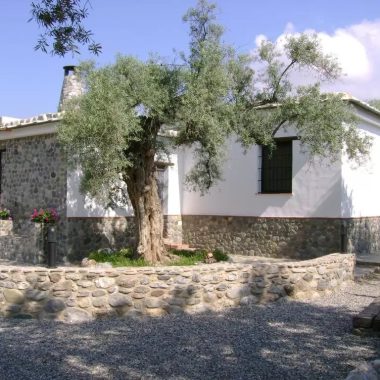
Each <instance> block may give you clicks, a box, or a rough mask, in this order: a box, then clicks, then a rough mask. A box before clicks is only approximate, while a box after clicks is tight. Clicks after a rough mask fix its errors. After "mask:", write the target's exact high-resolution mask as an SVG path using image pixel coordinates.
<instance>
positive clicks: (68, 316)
mask: <svg viewBox="0 0 380 380" xmlns="http://www.w3.org/2000/svg"><path fill="white" fill-rule="evenodd" d="M92 319H93V318H92V315H91V314H89V313H87V312H86V311H84V310H82V309H77V308H75V307H69V308H67V309H66V310H65V311H64V313H63V321H64V322H66V323H83V322H89V321H91V320H92Z"/></svg>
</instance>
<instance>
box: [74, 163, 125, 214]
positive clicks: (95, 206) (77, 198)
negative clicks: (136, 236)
mask: <svg viewBox="0 0 380 380" xmlns="http://www.w3.org/2000/svg"><path fill="white" fill-rule="evenodd" d="M81 175H82V172H81V170H80V169H77V170H73V171H71V173H69V174H68V176H67V216H68V217H71V218H72V217H77V218H78V217H92V218H96V217H115V216H130V215H132V214H133V212H132V208H131V206H129V205H124V206H122V207H119V208H117V209H111V208H106V207H104V206H102V205H100V204H99V202H96V201H95V200H94V199H91V198H90V197H88V196H85V195H83V194H81V192H80V190H79V188H80V178H81Z"/></svg>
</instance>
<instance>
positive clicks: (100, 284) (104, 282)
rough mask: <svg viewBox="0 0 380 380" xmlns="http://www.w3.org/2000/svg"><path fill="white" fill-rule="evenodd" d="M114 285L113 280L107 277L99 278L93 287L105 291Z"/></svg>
mask: <svg viewBox="0 0 380 380" xmlns="http://www.w3.org/2000/svg"><path fill="white" fill-rule="evenodd" d="M114 284H115V280H114V279H113V278H109V277H100V278H98V279H97V280H95V285H96V287H97V288H102V289H107V288H110V287H111V286H112V285H114Z"/></svg>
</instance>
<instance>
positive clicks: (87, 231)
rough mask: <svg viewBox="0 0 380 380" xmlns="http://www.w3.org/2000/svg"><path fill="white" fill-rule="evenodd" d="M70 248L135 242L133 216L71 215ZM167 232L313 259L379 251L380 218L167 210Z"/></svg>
mask: <svg viewBox="0 0 380 380" xmlns="http://www.w3.org/2000/svg"><path fill="white" fill-rule="evenodd" d="M67 226H68V228H67V236H68V240H67V253H68V258H69V260H70V261H76V260H81V259H82V258H83V257H85V256H86V255H88V253H89V252H91V251H94V250H97V249H99V248H112V249H120V248H122V247H126V246H131V245H133V244H134V228H135V227H134V218H133V217H126V218H68V221H67ZM164 237H165V239H166V240H167V241H169V242H170V243H173V244H181V243H183V244H189V245H190V246H191V247H197V248H204V249H210V250H213V249H216V248H217V249H221V250H223V251H225V252H227V253H231V254H240V255H248V256H267V257H289V258H293V259H311V258H315V257H319V256H323V255H325V254H327V253H330V252H339V251H347V252H354V253H357V254H380V217H373V218H356V219H355V218H354V219H340V218H262V217H242V216H209V215H182V216H181V215H165V216H164Z"/></svg>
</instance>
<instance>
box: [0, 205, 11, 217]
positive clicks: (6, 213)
mask: <svg viewBox="0 0 380 380" xmlns="http://www.w3.org/2000/svg"><path fill="white" fill-rule="evenodd" d="M0 220H12V217H11V212H10V211H9V210H8V209H7V208H0Z"/></svg>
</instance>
